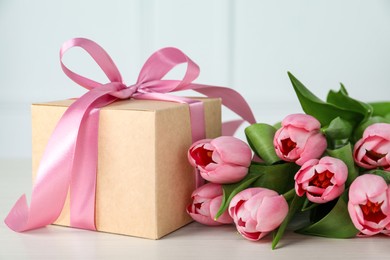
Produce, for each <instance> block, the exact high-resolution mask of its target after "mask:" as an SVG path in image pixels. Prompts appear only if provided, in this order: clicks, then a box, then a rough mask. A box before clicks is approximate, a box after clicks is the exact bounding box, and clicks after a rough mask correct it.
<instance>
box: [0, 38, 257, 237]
mask: <svg viewBox="0 0 390 260" xmlns="http://www.w3.org/2000/svg"><path fill="white" fill-rule="evenodd" d="M73 47H81V48H83V49H84V50H85V51H87V52H88V53H89V54H90V56H91V57H92V58H93V59H94V60H95V61H96V63H97V64H98V65H99V66H100V68H101V69H102V70H103V72H104V73H105V74H106V76H107V77H108V79H109V80H110V82H109V83H107V84H101V83H98V82H96V81H93V80H91V79H88V78H85V77H83V76H81V75H79V74H76V73H74V72H73V71H71V70H70V69H68V68H67V67H66V66H65V65H64V64H63V62H62V57H63V55H64V53H65V52H66V51H67V50H69V49H70V48H73ZM60 59H61V67H62V70H63V71H64V72H65V74H66V75H67V76H68V77H69V78H71V79H72V80H73V81H75V82H76V83H77V84H79V85H81V86H83V87H85V88H87V89H88V90H89V91H88V92H87V93H86V94H84V95H83V96H81V97H80V98H79V99H77V100H76V101H75V102H74V103H73V104H72V105H71V106H70V107H69V108H68V109H67V110H66V111H65V113H64V115H63V116H62V117H61V119H60V121H59V122H58V124H57V126H56V128H55V130H54V132H53V134H52V136H51V137H50V139H49V142H48V144H47V146H46V149H45V152H44V154H43V157H42V159H41V163H40V165H39V169H38V173H37V177H36V180H35V183H34V187H33V191H32V196H31V203H30V207H28V204H27V200H26V196H25V195H23V196H22V197H21V198H19V200H18V201H17V202H16V203H15V205H14V207H13V208H12V209H11V211H10V213H9V214H8V216H7V217H6V219H5V223H6V224H7V225H8V226H9V227H10V228H11V229H12V230H14V231H17V232H22V231H26V230H31V229H36V228H40V227H43V226H46V225H49V224H52V223H53V222H54V221H55V220H56V219H57V218H58V217H59V215H60V213H61V211H62V209H63V206H64V203H65V200H66V196H67V193H68V189H70V214H71V215H70V222H71V223H70V225H71V226H72V227H76V228H83V229H90V230H96V227H95V188H96V171H97V169H96V167H97V158H98V153H97V144H98V122H99V108H101V107H104V106H106V105H108V104H110V103H112V102H114V101H116V100H118V99H129V98H135V99H149V100H162V101H171V102H179V103H186V104H188V105H189V108H190V117H191V130H192V138H193V141H196V140H199V139H202V138H204V137H205V132H204V131H205V125H204V113H203V105H202V102H199V101H196V100H192V99H189V98H185V97H178V96H173V95H170V94H167V93H169V92H173V91H180V90H186V89H192V90H195V91H197V92H199V93H201V94H204V95H206V96H208V97H219V98H222V103H223V104H224V105H225V106H226V107H228V108H230V109H231V110H232V111H234V112H235V113H237V114H238V115H239V116H240V117H241V118H242V119H240V120H237V121H233V122H230V123H228V124H225V129H224V131H223V134H225V135H231V134H233V133H234V131H235V129H236V128H237V127H238V125H239V124H240V123H241V122H243V121H247V122H249V123H251V124H253V123H255V122H256V121H255V118H254V116H253V114H252V111H251V110H250V108H249V106H248V104H247V103H246V101H245V100H244V99H243V97H242V96H241V95H240V94H239V93H238V92H236V91H234V90H232V89H229V88H224V87H215V86H208V85H201V84H195V83H192V81H193V80H195V79H196V78H197V77H198V75H199V67H198V66H197V65H196V64H195V63H194V62H193V61H192V60H191V59H190V58H188V57H187V56H186V55H185V54H184V53H183V52H181V51H180V50H178V49H176V48H164V49H161V50H159V51H157V52H155V53H154V54H153V55H152V56H151V57H150V58H149V59H148V60H147V61H146V62H145V64H144V66H143V67H142V69H141V72H140V74H139V77H138V80H137V83H136V84H134V85H131V86H126V85H125V84H124V83H123V82H122V77H121V74H120V73H119V70H118V69H117V67H116V66H115V64H114V62H113V61H112V59H111V58H110V56H109V55H108V54H107V53H106V52H105V51H104V49H103V48H102V47H100V46H99V45H98V44H96V43H95V42H93V41H91V40H88V39H84V38H74V39H71V40H69V41H67V42H65V43H64V44H63V46H62V47H61V50H60ZM182 63H185V64H187V69H186V72H185V74H184V76H183V78H182V79H181V80H167V79H163V77H164V76H165V75H166V74H167V73H168V72H169V71H170V70H171V69H173V68H174V67H175V66H177V65H179V64H182Z"/></svg>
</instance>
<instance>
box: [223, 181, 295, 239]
mask: <svg viewBox="0 0 390 260" xmlns="http://www.w3.org/2000/svg"><path fill="white" fill-rule="evenodd" d="M287 213H288V204H287V201H286V200H285V198H284V197H283V196H282V195H279V194H278V193H277V192H275V191H273V190H270V189H266V188H249V189H246V190H243V191H241V192H239V193H238V194H237V195H236V196H234V197H233V199H232V201H231V202H230V204H229V214H230V216H231V217H232V218H233V220H234V223H235V224H236V228H237V230H238V232H239V233H240V234H241V235H242V236H243V237H244V238H246V239H249V240H252V241H256V240H259V239H261V238H262V237H264V236H266V235H267V234H268V233H269V232H271V231H272V230H274V229H276V228H277V227H279V226H280V224H281V223H282V222H283V220H284V219H285V217H286V216H287Z"/></svg>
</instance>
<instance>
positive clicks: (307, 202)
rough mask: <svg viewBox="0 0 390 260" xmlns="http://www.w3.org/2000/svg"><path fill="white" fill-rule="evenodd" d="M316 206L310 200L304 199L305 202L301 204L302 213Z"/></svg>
mask: <svg viewBox="0 0 390 260" xmlns="http://www.w3.org/2000/svg"><path fill="white" fill-rule="evenodd" d="M317 206H318V204H317V203H313V202H311V201H310V200H308V199H307V198H306V200H305V202H304V203H303V206H302V211H309V210H311V209H313V208H315V207H317Z"/></svg>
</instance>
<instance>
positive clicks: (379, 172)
mask: <svg viewBox="0 0 390 260" xmlns="http://www.w3.org/2000/svg"><path fill="white" fill-rule="evenodd" d="M366 173H367V174H375V175H378V176H381V177H382V178H383V179H384V180H385V181H386V183H387V184H390V172H388V171H384V170H379V169H375V170H371V171H368V172H366Z"/></svg>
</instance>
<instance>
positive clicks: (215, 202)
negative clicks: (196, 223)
mask: <svg viewBox="0 0 390 260" xmlns="http://www.w3.org/2000/svg"><path fill="white" fill-rule="evenodd" d="M221 203H222V196H218V197H216V198H214V199H212V200H211V202H210V216H211V218H212V219H214V218H215V216H216V215H217V212H218V210H219V207H220V206H221ZM216 221H217V222H219V223H222V224H230V223H233V219H232V218H231V217H230V215H229V213H228V212H227V211H225V212H224V213H223V214H222V215H221V216H220V217H219V218H218V219H216Z"/></svg>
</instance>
